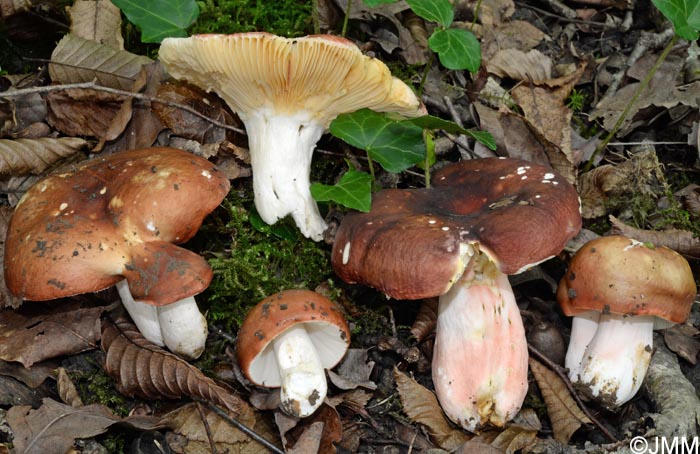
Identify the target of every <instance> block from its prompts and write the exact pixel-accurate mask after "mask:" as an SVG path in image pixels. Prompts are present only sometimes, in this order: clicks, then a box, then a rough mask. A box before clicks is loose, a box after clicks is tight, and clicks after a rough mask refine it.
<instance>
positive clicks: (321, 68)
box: [159, 32, 420, 127]
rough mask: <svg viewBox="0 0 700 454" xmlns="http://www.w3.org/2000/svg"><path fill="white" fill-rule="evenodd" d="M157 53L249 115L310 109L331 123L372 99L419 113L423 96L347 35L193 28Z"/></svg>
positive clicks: (372, 103)
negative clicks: (223, 32)
mask: <svg viewBox="0 0 700 454" xmlns="http://www.w3.org/2000/svg"><path fill="white" fill-rule="evenodd" d="M159 59H160V61H161V62H162V63H163V65H164V66H165V68H166V70H167V71H168V72H169V73H170V75H172V76H173V77H175V78H176V79H184V80H187V81H188V82H191V83H193V84H194V85H197V86H198V87H200V88H203V89H205V90H207V91H214V92H216V93H217V94H218V95H219V96H221V97H222V98H223V99H224V100H225V101H226V103H228V105H229V106H230V107H231V109H232V110H234V111H235V112H237V113H238V114H239V115H240V116H241V118H243V119H245V118H246V114H247V113H248V112H252V111H258V110H268V111H270V112H271V113H272V114H290V113H294V112H298V111H306V112H308V114H309V116H310V117H311V118H315V119H316V120H317V121H318V123H320V124H322V125H323V126H324V127H327V126H328V124H329V123H330V122H331V121H332V120H333V119H334V118H335V117H336V116H337V115H338V114H341V113H347V112H353V111H355V110H358V109H361V108H364V107H367V108H370V109H373V110H376V111H379V112H398V113H401V114H404V115H408V116H416V115H418V114H419V113H420V112H419V108H420V102H419V100H418V98H417V97H416V95H415V94H414V93H413V91H411V89H410V88H409V87H408V86H407V85H406V84H405V83H403V82H402V81H401V80H399V79H397V78H395V77H392V75H391V72H390V71H389V68H387V66H386V65H385V64H384V63H382V62H381V61H380V60H378V59H375V58H371V57H367V56H365V55H363V54H362V52H361V51H360V49H359V48H358V47H357V46H356V45H355V44H353V43H352V42H351V41H348V40H346V39H344V38H340V37H337V36H331V35H311V36H306V37H302V38H291V39H288V38H283V37H280V36H275V35H272V34H270V33H264V32H253V33H239V34H233V35H219V34H208V35H194V36H191V37H189V38H166V39H164V40H163V42H162V44H161V46H160V50H159Z"/></svg>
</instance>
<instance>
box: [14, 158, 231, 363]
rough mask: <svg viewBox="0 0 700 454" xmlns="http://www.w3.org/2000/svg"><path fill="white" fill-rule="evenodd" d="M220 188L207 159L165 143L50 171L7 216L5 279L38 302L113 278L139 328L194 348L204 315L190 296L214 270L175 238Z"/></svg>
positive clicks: (179, 349) (196, 222) (183, 236)
mask: <svg viewBox="0 0 700 454" xmlns="http://www.w3.org/2000/svg"><path fill="white" fill-rule="evenodd" d="M228 190H229V182H228V179H226V178H225V177H224V176H223V175H221V174H219V173H218V172H217V171H216V169H215V168H214V165H213V164H212V163H210V162H209V161H207V160H206V159H203V158H199V157H197V156H194V155H192V154H190V153H187V152H184V151H180V150H175V149H172V148H148V149H142V150H134V151H125V152H120V153H117V154H114V155H112V156H109V157H101V158H97V159H94V160H91V161H87V162H86V163H81V164H79V166H78V167H77V168H75V169H74V170H73V171H70V172H65V173H58V174H53V175H50V176H48V177H46V178H44V179H42V180H40V181H39V182H38V183H36V184H35V185H34V186H32V187H31V188H30V189H29V190H28V191H27V192H26V193H25V194H24V196H23V197H22V199H21V200H20V201H19V203H18V204H17V207H16V208H15V211H14V214H13V216H12V220H11V221H10V225H9V227H8V230H7V238H6V240H5V282H6V283H7V287H8V289H9V290H10V291H11V292H12V293H13V294H15V295H17V296H19V297H21V298H24V299H27V300H34V301H46V300H51V299H55V298H61V297H67V296H72V295H77V294H81V293H89V292H96V291H99V290H103V289H106V288H108V287H110V286H112V285H115V284H116V285H117V287H118V290H119V293H120V295H121V296H122V299H123V302H124V305H125V307H126V309H127V310H128V311H129V313H130V314H131V316H132V318H133V320H134V323H135V324H136V325H137V326H138V328H139V330H140V331H141V333H142V334H143V335H144V337H146V338H147V339H148V340H150V341H151V342H154V343H156V344H158V345H161V346H162V345H163V344H165V345H166V346H167V347H168V348H169V349H170V350H172V351H174V352H176V353H178V354H181V355H183V356H186V357H190V358H194V357H197V356H199V354H200V353H201V352H202V350H203V349H204V343H205V341H206V336H207V324H206V320H205V319H204V317H203V316H202V314H201V313H200V312H199V310H198V309H197V303H196V302H195V300H194V298H193V296H194V295H196V294H198V293H200V292H201V291H202V290H204V289H205V288H206V287H207V286H208V285H209V282H210V281H211V278H212V271H211V268H210V267H209V265H208V264H207V262H206V261H205V260H204V259H203V258H202V257H200V256H199V255H197V254H195V253H193V252H191V251H188V250H186V249H183V248H181V247H178V246H175V244H177V243H184V242H185V241H187V240H189V239H190V238H192V237H193V236H194V234H195V233H196V232H197V230H198V229H199V227H200V225H201V224H202V221H203V219H204V217H205V216H206V215H207V214H208V213H209V212H211V211H212V210H213V209H214V208H215V207H216V206H217V205H218V204H219V203H220V202H221V200H222V199H223V198H224V196H225V195H226V194H227V192H228ZM173 243H175V244H173Z"/></svg>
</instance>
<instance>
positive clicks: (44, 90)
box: [0, 82, 245, 134]
mask: <svg viewBox="0 0 700 454" xmlns="http://www.w3.org/2000/svg"><path fill="white" fill-rule="evenodd" d="M73 88H78V89H91V90H97V91H103V92H105V93H111V94H113V95H119V96H128V97H131V98H134V99H138V100H140V101H148V102H152V103H157V104H163V105H166V106H168V107H174V108H176V109H180V110H184V111H185V112H188V113H191V114H192V115H195V116H197V117H199V118H201V119H203V120H206V121H208V122H209V123H211V124H213V125H214V126H218V127H219V128H223V129H228V130H229V131H235V132H237V133H239V134H245V131H244V130H242V129H240V128H236V127H235V126H231V125H227V124H226V123H222V122H220V121H218V120H215V119H213V118H211V117H207V116H206V115H204V114H203V113H201V112H198V111H197V110H195V109H193V108H192V107H190V106H187V105H185V104H180V103H177V102H172V101H168V100H166V99H160V98H155V97H153V96H148V95H144V94H143V93H133V92H130V91H126V90H119V89H118V88H111V87H104V86H102V85H97V84H96V83H95V82H80V83H76V84H61V85H47V86H44V87H30V88H21V89H17V90H13V91H9V92H8V91H5V92H2V93H0V98H14V97H17V96H24V95H31V94H34V93H49V92H52V91H64V90H71V89H73Z"/></svg>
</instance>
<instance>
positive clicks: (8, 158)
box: [0, 137, 87, 238]
mask: <svg viewBox="0 0 700 454" xmlns="http://www.w3.org/2000/svg"><path fill="white" fill-rule="evenodd" d="M86 145H87V142H86V141H85V140H83V139H80V138H78V137H62V138H57V139H54V138H49V137H42V138H40V139H15V140H7V139H0V174H12V175H14V176H19V175H25V174H27V173H33V174H40V173H42V172H44V171H45V170H46V169H47V168H48V167H49V166H50V165H51V164H53V163H55V162H56V161H58V160H60V159H62V158H65V157H66V156H70V155H72V154H75V153H77V152H78V151H80V149H81V148H84V147H85V146H86ZM3 238H4V236H3Z"/></svg>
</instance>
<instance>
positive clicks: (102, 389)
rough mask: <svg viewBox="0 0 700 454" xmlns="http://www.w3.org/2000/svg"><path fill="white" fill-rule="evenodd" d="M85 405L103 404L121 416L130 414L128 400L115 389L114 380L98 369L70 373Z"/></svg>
mask: <svg viewBox="0 0 700 454" xmlns="http://www.w3.org/2000/svg"><path fill="white" fill-rule="evenodd" d="M69 374H70V377H71V379H72V380H73V382H74V383H75V386H76V389H77V390H78V392H79V393H80V398H81V399H82V400H83V403H85V405H90V404H102V405H105V406H107V407H109V408H110V409H111V410H112V411H113V412H114V413H115V414H117V415H119V416H127V415H128V414H129V405H128V403H127V400H126V398H125V397H124V396H123V395H121V394H119V392H118V391H117V390H116V388H115V387H114V380H113V379H112V377H110V376H109V375H107V373H106V372H105V371H103V370H102V369H101V368H99V367H97V368H95V369H92V370H90V371H88V372H83V371H72V372H69Z"/></svg>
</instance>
